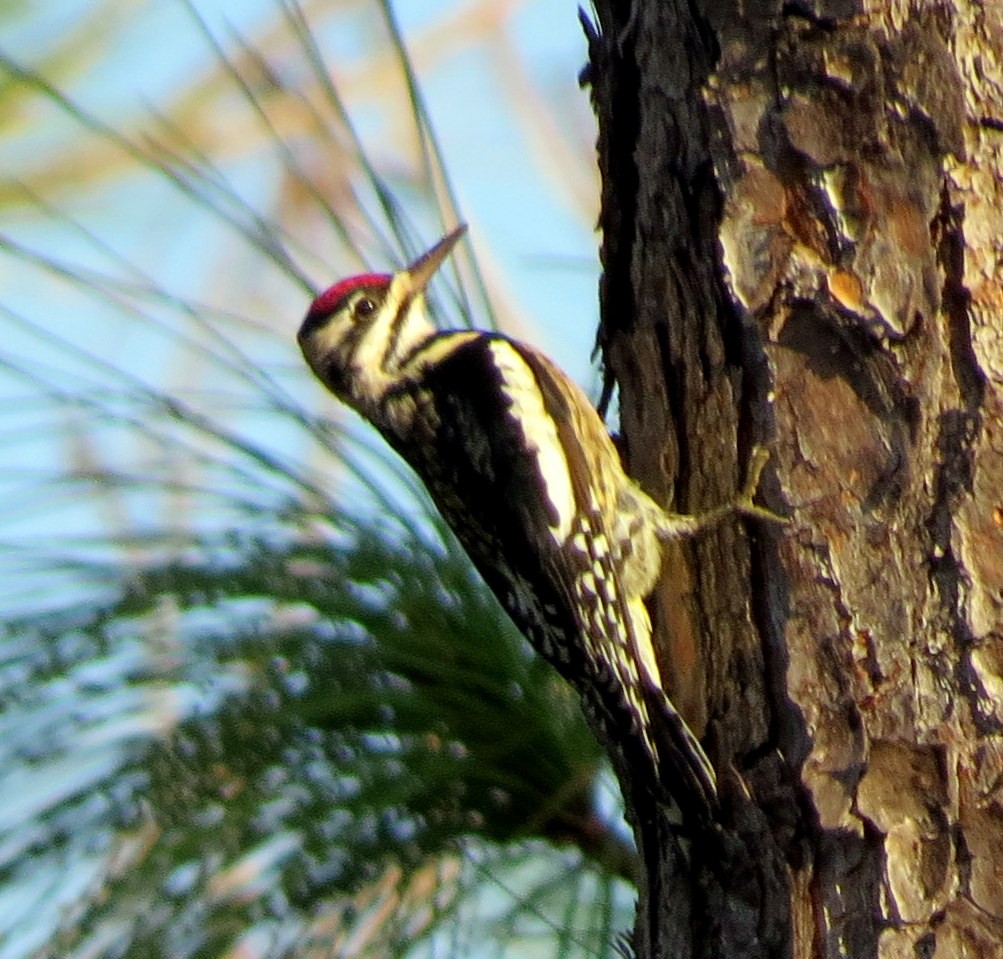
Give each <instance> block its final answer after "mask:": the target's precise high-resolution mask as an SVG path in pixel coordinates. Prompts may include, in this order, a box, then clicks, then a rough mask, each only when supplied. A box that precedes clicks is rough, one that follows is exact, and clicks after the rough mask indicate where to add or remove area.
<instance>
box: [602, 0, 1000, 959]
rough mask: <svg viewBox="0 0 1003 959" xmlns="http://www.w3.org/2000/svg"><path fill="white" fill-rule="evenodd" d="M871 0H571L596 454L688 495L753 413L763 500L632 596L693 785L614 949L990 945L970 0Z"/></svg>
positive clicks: (992, 232)
mask: <svg viewBox="0 0 1003 959" xmlns="http://www.w3.org/2000/svg"><path fill="white" fill-rule="evenodd" d="M893 6H894V7H895V9H894V10H893V9H891V8H892V7H893ZM870 7H872V8H873V9H869V10H865V9H864V8H863V6H862V4H860V3H857V2H854V0H828V2H826V0H814V2H812V0H805V2H803V3H792V4H787V5H785V6H782V5H781V4H779V3H770V4H767V3H765V2H759V0H743V2H741V3H739V2H738V0H703V2H700V0H691V2H686V0H634V2H633V3H629V2H616V0H601V2H596V4H595V8H596V16H597V23H596V27H595V29H594V30H593V31H592V33H591V35H590V44H589V46H590V66H589V70H588V74H587V78H588V80H589V83H590V85H591V89H592V96H593V100H594V104H595V109H596V114H597V116H598V120H599V141H598V153H599V165H600V171H601V174H602V209H601V218H600V225H601V227H602V232H603V246H602V263H603V269H604V275H603V279H602V283H601V287H600V300H601V307H602V326H601V329H600V333H599V345H600V347H601V349H602V353H603V358H604V362H605V365H606V370H607V373H608V377H609V382H610V383H611V384H612V383H615V384H616V386H617V387H618V390H619V401H620V404H619V405H620V424H621V432H622V436H623V446H624V456H625V460H626V462H627V466H628V468H629V470H630V472H631V473H632V475H634V476H635V477H636V478H637V479H638V480H639V481H640V482H641V484H642V485H643V486H644V487H645V488H646V489H647V490H648V491H649V492H650V493H651V494H652V495H654V496H655V497H656V498H657V499H658V500H659V501H660V502H663V503H665V504H667V505H670V506H671V507H672V508H674V509H677V510H682V511H687V512H700V511H701V510H703V509H706V508H708V507H710V506H712V505H716V504H718V503H721V502H723V501H725V500H727V499H728V498H729V497H731V496H732V495H733V493H734V491H735V489H736V488H737V487H738V486H739V485H740V483H741V481H742V478H743V472H744V468H745V465H746V463H747V460H748V456H749V451H750V449H751V447H752V446H753V444H755V443H762V442H767V443H769V444H770V445H771V447H772V449H773V450H774V456H773V461H772V470H773V471H772V472H771V474H770V476H769V477H768V480H767V482H766V483H765V484H764V487H765V488H764V501H765V503H766V505H768V506H770V507H772V508H774V509H776V510H777V511H779V512H784V513H787V514H789V515H790V516H791V517H792V520H791V523H790V525H789V526H788V527H786V528H783V529H774V528H768V527H764V526H762V525H759V524H749V523H746V524H744V525H743V524H739V523H734V524H729V525H726V526H725V527H722V528H721V529H720V530H718V531H715V532H714V533H711V534H707V535H706V536H703V537H701V538H700V539H698V540H696V541H694V542H689V543H685V544H682V545H680V546H678V547H676V548H674V549H673V550H671V551H670V555H669V557H668V558H667V561H666V566H665V571H664V576H663V580H662V583H661V584H660V587H659V589H658V590H657V591H656V593H655V595H654V596H653V597H652V600H651V611H652V616H653V620H654V622H655V626H656V636H657V641H658V643H659V653H660V655H661V656H662V663H663V668H664V674H665V675H666V676H667V677H668V679H667V683H668V684H669V686H670V689H671V692H672V695H673V698H674V700H675V702H676V703H677V705H678V706H679V708H680V710H681V711H682V712H683V714H684V715H685V716H686V718H687V719H688V720H689V722H690V724H691V725H692V726H693V728H694V729H695V730H697V731H698V733H702V734H703V735H704V741H705V745H706V747H707V749H708V753H709V755H710V756H711V758H712V759H713V760H714V762H715V765H716V767H717V769H718V771H719V776H720V777H721V791H722V797H723V803H724V811H723V813H722V816H721V821H720V823H718V824H717V828H715V829H712V830H698V829H695V828H690V829H689V833H690V837H689V841H690V842H691V843H692V848H691V851H690V855H689V857H688V859H689V865H687V858H686V857H685V856H683V855H681V854H680V851H681V849H682V850H685V848H686V847H685V843H684V844H683V845H682V846H680V842H681V840H680V838H679V835H678V830H675V831H674V830H672V829H670V828H668V827H667V826H666V825H665V824H664V823H661V824H657V825H651V822H650V816H648V817H645V819H646V822H647V825H645V824H644V823H640V822H635V830H636V832H637V835H638V841H639V843H640V844H641V846H642V858H643V860H644V863H645V868H646V876H645V880H644V882H642V888H641V892H640V898H639V909H638V925H637V932H636V935H635V947H636V949H637V951H638V952H639V954H641V955H644V956H654V957H670V956H671V957H672V959H686V957H691V956H692V957H711V956H714V957H718V959H732V957H739V956H741V957H759V956H763V957H767V956H770V957H773V956H776V957H786V956H794V957H797V959H807V957H826V959H828V957H837V956H850V957H853V959H866V957H870V956H875V957H876V956H881V957H883V959H892V957H899V956H901V957H903V959H904V957H907V956H908V957H910V959H915V957H916V956H936V957H953V956H955V955H962V954H964V955H970V956H975V957H983V956H985V957H990V956H994V957H997V956H1000V955H1003V945H1001V943H1003V401H1001V384H1003V320H1001V319H1000V309H1001V307H1003V285H1001V280H1003V267H1001V265H1000V260H1001V257H1000V255H999V253H998V247H999V241H998V238H999V236H1000V235H1001V234H1003V202H1001V198H1003V182H1001V169H1003V159H1001V157H1003V152H1001V146H1003V141H1001V140H1000V129H1003V122H1001V121H1000V118H999V117H998V116H997V114H998V102H997V101H998V90H999V89H1000V85H1001V84H1003V67H1001V66H1000V64H1001V61H1003V10H1001V11H997V10H996V7H995V5H986V4H977V3H971V4H964V3H961V2H960V0H953V2H950V3H947V2H945V3H939V4H937V5H936V6H933V5H928V4H920V3H913V4H909V3H903V4H900V5H884V4H881V5H870ZM899 7H901V10H900V9H898V8H899ZM875 10H876V11H877V12H875ZM690 826H691V827H692V824H690ZM963 948H964V949H967V950H968V951H967V952H962V949H963Z"/></svg>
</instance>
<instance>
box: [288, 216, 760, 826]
mask: <svg viewBox="0 0 1003 959" xmlns="http://www.w3.org/2000/svg"><path fill="white" fill-rule="evenodd" d="M464 230H465V227H464V226H460V227H458V228H457V229H455V230H453V232H451V233H450V234H448V235H447V236H446V237H444V238H443V239H442V240H440V241H439V242H438V243H437V244H436V245H435V246H433V247H432V248H431V249H430V250H428V252H426V253H424V254H423V255H422V256H420V257H418V259H417V260H415V261H414V262H413V263H412V264H411V265H410V266H409V267H407V268H406V269H404V270H401V271H400V272H398V273H395V274H388V273H367V274H363V275H361V276H354V277H351V278H349V279H346V280H342V281H341V282H340V283H336V284H335V285H334V286H332V287H330V288H329V289H327V290H325V291H324V292H323V293H321V294H320V296H318V297H317V298H316V299H315V300H314V301H313V304H312V305H311V306H310V309H309V312H308V313H307V315H306V318H305V319H304V321H303V324H302V326H301V328H300V331H299V337H298V338H299V345H300V348H301V349H302V351H303V355H304V357H305V359H306V361H307V363H308V364H309V366H310V368H311V369H312V370H313V372H314V373H315V374H316V376H317V377H318V378H319V379H320V380H321V382H322V383H323V384H324V385H325V386H326V387H327V388H328V389H329V390H330V391H331V392H332V393H333V394H334V395H335V396H336V397H338V398H339V399H340V400H342V401H343V402H344V403H346V404H347V405H349V406H350V407H353V408H354V409H355V410H356V411H357V412H358V413H360V414H361V415H362V416H363V417H364V418H365V419H367V420H368V421H369V422H370V423H371V424H372V425H373V426H375V427H376V429H377V430H379V432H380V433H382V434H383V436H384V437H385V438H386V440H387V441H388V442H389V443H390V445H391V446H392V447H393V448H394V449H395V450H396V451H397V452H398V453H399V454H400V455H401V456H402V457H403V458H404V459H405V460H406V461H407V462H408V463H409V464H410V465H411V467H412V468H413V469H414V470H415V471H416V472H417V474H418V476H419V477H420V478H421V479H422V480H423V481H424V483H425V485H426V486H427V488H428V491H429V493H430V494H431V496H432V499H433V500H434V502H435V503H436V505H437V507H438V508H439V510H440V511H441V513H442V515H443V517H444V518H445V519H446V521H447V523H448V524H449V525H450V527H451V528H452V529H453V531H454V532H455V534H456V536H457V537H458V539H459V541H460V543H461V544H462V545H463V547H464V548H465V550H466V551H467V553H468V554H469V555H470V558H471V560H472V561H473V563H474V565H475V566H476V567H477V569H478V570H479V571H480V573H481V575H482V576H483V578H484V580H485V582H486V583H487V584H488V586H489V587H490V588H491V590H492V591H493V592H494V593H495V595H496V596H497V597H498V599H499V601H500V602H501V604H502V606H503V607H504V609H505V610H506V611H507V613H508V614H509V616H510V617H511V618H512V619H513V620H514V622H515V624H516V626H518V627H519V629H520V630H521V632H522V633H523V634H524V635H525V636H526V638H527V639H528V640H529V642H530V643H531V644H532V646H533V647H534V648H535V649H536V650H537V652H538V653H539V654H540V655H542V656H543V658H544V659H546V660H547V661H549V662H550V663H551V664H552V665H553V666H555V667H556V668H557V670H558V672H559V673H560V674H561V675H562V676H563V677H564V678H565V679H567V680H568V681H569V682H570V683H571V684H572V685H573V686H574V687H575V689H576V690H577V691H578V693H579V694H580V697H581V699H582V705H583V708H584V711H585V715H586V718H587V719H588V720H589V723H590V725H591V726H592V729H593V731H594V732H595V733H596V735H597V736H598V738H599V739H600V741H602V742H603V743H604V744H605V746H606V748H607V750H608V751H609V752H610V754H611V756H612V758H613V761H614V766H615V767H616V769H617V774H618V776H620V778H621V783H622V782H623V777H624V776H627V777H631V778H634V779H636V778H637V777H640V778H641V779H643V781H644V782H645V783H646V785H647V788H649V790H650V791H651V793H653V794H655V795H661V796H665V797H666V801H667V802H672V801H674V802H676V803H678V804H680V805H683V804H684V803H686V804H687V805H689V807H690V808H696V809H698V810H701V811H712V810H713V808H714V806H715V803H716V780H715V774H714V769H713V766H712V765H711V763H710V761H709V760H708V758H707V756H706V754H705V753H704V750H703V749H702V747H701V746H700V743H699V742H698V740H697V738H696V737H695V736H694V734H693V733H692V732H691V730H690V729H689V727H688V726H687V725H686V723H685V722H684V720H683V719H682V717H681V716H680V715H679V713H678V712H677V711H676V709H675V708H674V706H673V705H672V703H671V701H670V700H669V698H668V696H667V695H666V693H665V691H664V688H663V685H662V680H661V675H660V672H659V667H658V663H657V660H656V658H655V653H654V649H653V646H652V640H651V622H650V620H649V617H648V612H647V609H646V607H645V604H644V599H645V597H647V596H648V594H649V593H650V592H651V590H652V589H653V588H654V585H655V582H656V579H657V578H658V575H659V572H660V569H661V561H662V542H663V541H665V540H667V539H672V538H678V537H682V536H690V535H693V534H694V533H695V532H697V531H698V530H700V529H703V528H704V527H706V526H708V525H710V524H712V523H715V522H718V521H719V520H720V519H722V518H724V517H725V516H728V515H732V514H734V513H735V512H741V513H748V514H752V515H760V514H762V513H765V511H764V510H761V509H760V508H759V507H755V506H753V505H752V496H753V494H754V492H755V489H756V486H757V484H758V477H759V471H760V469H761V466H762V463H761V462H760V461H758V460H757V461H755V462H754V463H753V467H752V468H751V469H750V478H749V482H748V483H747V484H746V488H745V489H744V490H743V492H742V494H741V495H740V496H739V497H738V498H737V499H736V501H735V503H733V504H730V505H728V506H724V507H721V508H719V509H717V510H714V511H712V512H710V513H707V514H704V515H703V516H700V517H693V516H683V515H679V514H671V513H668V512H666V511H664V510H663V509H661V508H660V507H659V506H658V505H657V504H656V503H655V502H654V501H653V500H652V499H651V498H650V497H648V496H647V495H646V494H645V493H644V492H643V491H642V490H641V489H640V487H638V486H637V485H636V484H635V483H634V482H633V481H632V480H631V479H630V478H629V477H628V476H627V475H626V474H625V473H624V470H623V467H622V465H621V463H620V459H619V455H618V453H617V451H616V448H615V447H614V445H613V442H612V440H611V439H610V436H609V434H608V433H607V431H606V429H605V427H604V425H603V423H602V421H601V419H600V417H599V415H598V413H597V412H596V411H595V410H594V409H593V407H592V405H591V404H590V403H589V401H588V399H587V398H586V396H585V394H584V393H583V392H582V391H581V389H579V387H578V386H577V385H575V383H574V382H572V381H571V380H570V379H569V378H568V377H567V376H566V375H565V374H564V373H563V372H562V371H561V370H560V369H558V367H557V366H555V365H554V364H553V363H552V362H551V361H550V360H549V359H547V357H545V356H544V355H543V354H542V353H540V352H539V351H538V350H536V349H534V348H533V347H531V346H527V345H526V344H524V343H520V342H517V341H515V340H513V339H510V338H509V337H507V336H504V335H501V334H497V333H485V332H478V331H474V330H453V331H439V330H437V329H436V328H435V326H434V325H433V324H432V323H431V321H430V320H429V318H428V314H427V312H426V305H425V296H424V292H425V287H426V285H427V284H428V282H429V280H430V279H431V278H432V276H433V275H434V274H435V272H436V271H437V270H438V268H439V267H440V266H441V265H442V263H443V261H444V260H445V258H446V257H447V256H448V255H449V253H450V251H451V250H452V249H453V247H454V246H455V245H456V243H457V241H458V240H459V238H460V237H461V235H462V234H463V232H464ZM768 515H770V516H772V514H768Z"/></svg>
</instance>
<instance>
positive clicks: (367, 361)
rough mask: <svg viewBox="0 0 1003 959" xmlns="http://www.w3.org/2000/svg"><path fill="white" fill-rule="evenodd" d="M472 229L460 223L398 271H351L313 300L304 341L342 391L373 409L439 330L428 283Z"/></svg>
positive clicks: (324, 377) (312, 359)
mask: <svg viewBox="0 0 1003 959" xmlns="http://www.w3.org/2000/svg"><path fill="white" fill-rule="evenodd" d="M465 230H466V226H463V225H461V226H458V227H457V228H456V229H455V230H453V232H452V233H449V234H447V235H446V236H445V237H443V238H442V239H441V240H440V241H439V242H438V243H436V244H435V246H433V247H432V248H431V249H430V250H428V251H427V252H426V253H423V254H422V255H421V256H419V257H418V259H417V260H415V261H414V262H413V263H412V264H411V265H410V266H408V267H407V268H406V269H403V270H401V271H400V272H399V273H393V274H390V273H363V274H361V275H360V276H352V277H349V278H348V279H347V280H342V281H341V282H340V283H335V284H334V286H331V287H329V288H328V289H326V290H325V291H324V292H323V293H321V294H320V296H318V297H317V298H316V299H315V300H314V301H313V303H312V304H311V306H310V309H309V311H308V312H307V315H306V319H304V320H303V325H302V326H301V327H300V331H299V335H298V339H299V344H300V349H301V350H302V351H303V356H304V357H305V358H306V361H307V363H308V364H309V366H310V368H311V369H312V370H313V371H314V373H315V374H316V375H317V377H318V379H319V380H320V381H321V382H322V383H323V384H324V385H325V386H326V387H327V388H328V389H329V390H330V391H331V392H332V393H334V394H335V396H337V397H338V398H339V399H342V400H344V401H345V402H346V403H348V404H349V405H351V406H354V407H355V408H356V409H358V410H360V412H362V413H366V412H367V411H369V410H370V409H371V408H372V406H373V405H374V404H378V403H379V401H380V400H381V399H382V397H383V396H384V395H385V393H386V391H387V390H388V389H390V388H391V387H392V386H393V385H394V383H395V382H397V380H398V379H399V374H400V369H401V365H402V363H403V362H404V361H406V359H407V357H408V356H409V355H410V354H411V353H413V351H414V350H415V349H416V348H417V347H418V346H419V345H420V344H421V343H423V342H424V341H425V340H426V339H428V337H429V336H431V335H432V334H433V333H434V332H435V327H434V326H433V325H432V323H431V321H430V320H429V318H428V314H427V313H426V310H425V296H424V293H425V287H426V286H427V285H428V282H429V280H431V279H432V277H433V276H434V275H435V272H436V271H437V270H438V269H439V267H440V266H441V265H442V263H443V261H444V260H445V259H446V257H447V256H448V255H449V253H450V251H451V250H452V249H453V247H454V246H455V245H456V242H457V241H458V240H459V239H460V237H461V236H462V235H463V233H464V231H465Z"/></svg>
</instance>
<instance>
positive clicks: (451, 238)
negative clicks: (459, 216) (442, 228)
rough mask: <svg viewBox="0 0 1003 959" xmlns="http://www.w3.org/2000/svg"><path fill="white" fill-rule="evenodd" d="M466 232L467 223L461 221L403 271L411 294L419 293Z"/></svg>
mask: <svg viewBox="0 0 1003 959" xmlns="http://www.w3.org/2000/svg"><path fill="white" fill-rule="evenodd" d="M466 232H467V225H466V224H465V223H461V224H460V225H459V226H458V227H457V228H456V229H455V230H453V232H452V233H447V234H446V235H445V236H444V237H443V238H442V239H441V240H439V242H438V243H436V244H435V246H433V247H432V249H431V250H429V251H428V252H426V253H422V255H421V256H419V257H418V259H417V260H415V261H414V263H412V264H411V265H410V266H409V267H408V268H407V269H406V270H405V271H404V273H405V274H406V275H407V278H408V280H409V281H410V282H409V284H408V285H409V286H410V287H411V293H412V295H413V294H415V293H420V292H421V291H422V290H424V289H425V287H426V286H427V285H428V281H429V280H431V279H432V277H433V276H434V275H435V272H436V270H438V269H439V267H440V266H442V261H443V260H445V259H446V257H447V256H449V254H450V252H451V251H452V249H453V247H454V246H456V244H457V242H458V241H459V239H460V237H461V236H463V234H464V233H466Z"/></svg>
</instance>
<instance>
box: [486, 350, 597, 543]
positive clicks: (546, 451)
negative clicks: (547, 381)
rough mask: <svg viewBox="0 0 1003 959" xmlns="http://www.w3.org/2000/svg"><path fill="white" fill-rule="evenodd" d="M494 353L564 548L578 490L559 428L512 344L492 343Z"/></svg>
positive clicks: (553, 531)
mask: <svg viewBox="0 0 1003 959" xmlns="http://www.w3.org/2000/svg"><path fill="white" fill-rule="evenodd" d="M490 348H491V353H492V355H493V356H494V361H495V365H496V366H497V367H498V370H499V372H500V373H501V387H502V392H503V393H504V394H505V396H506V397H507V398H508V400H509V402H510V403H511V404H512V418H513V419H514V420H515V422H516V423H518V424H519V428H520V429H521V431H522V436H523V440H524V442H525V444H526V449H527V450H530V451H531V452H533V453H534V454H535V455H536V464H537V467H538V469H539V473H540V477H541V479H542V482H543V493H544V495H545V496H546V497H547V499H548V500H549V501H550V504H551V506H553V508H554V511H555V512H556V513H557V523H556V524H551V526H550V532H551V535H552V536H553V537H554V539H555V540H556V541H557V544H558V546H562V545H563V544H564V542H565V541H566V540H567V538H568V534H569V533H570V532H571V524H572V522H573V520H574V518H575V513H576V512H577V510H576V505H575V491H574V489H573V487H572V485H571V473H570V471H569V469H568V460H567V457H565V455H564V450H563V449H562V447H561V441H560V439H559V438H558V435H557V426H556V425H555V424H554V421H553V419H552V418H551V416H550V414H549V413H548V412H547V408H546V406H545V405H544V402H543V394H542V393H541V392H540V387H539V385H538V384H537V382H536V377H535V376H534V375H533V371H532V370H531V369H530V368H529V365H528V364H527V363H526V361H525V360H524V359H523V358H522V357H521V356H520V355H519V353H518V351H517V350H515V349H514V348H513V347H512V345H511V344H510V343H507V342H506V341H505V340H492V341H491V344H490Z"/></svg>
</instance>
